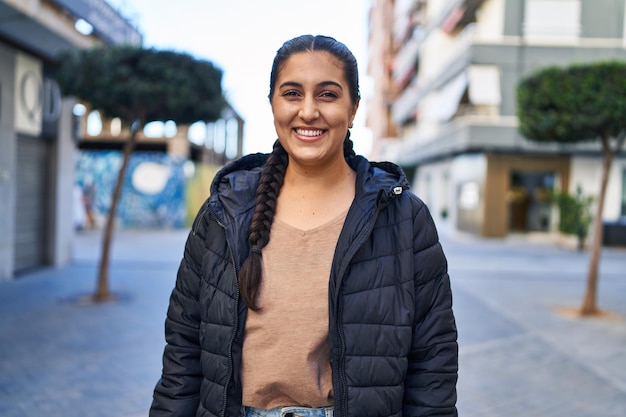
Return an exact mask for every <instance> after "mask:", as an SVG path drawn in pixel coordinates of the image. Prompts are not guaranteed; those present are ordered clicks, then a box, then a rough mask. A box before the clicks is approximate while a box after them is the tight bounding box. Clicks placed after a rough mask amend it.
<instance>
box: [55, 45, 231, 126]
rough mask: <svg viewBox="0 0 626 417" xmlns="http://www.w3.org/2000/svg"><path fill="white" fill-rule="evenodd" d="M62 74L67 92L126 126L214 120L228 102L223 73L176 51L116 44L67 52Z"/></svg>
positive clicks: (62, 58) (60, 68) (61, 82)
mask: <svg viewBox="0 0 626 417" xmlns="http://www.w3.org/2000/svg"><path fill="white" fill-rule="evenodd" d="M56 77H57V82H58V83H59V86H60V87H61V90H62V92H63V94H64V95H69V96H75V97H77V98H79V99H81V100H84V101H86V102H88V103H89V104H91V105H92V106H93V108H94V109H97V110H100V111H101V112H102V113H103V114H104V115H105V116H107V117H119V118H120V119H121V120H122V121H123V122H124V123H125V124H126V125H130V124H132V123H133V122H134V121H139V122H140V123H141V124H142V125H143V124H145V123H149V122H152V121H167V120H173V121H174V122H176V123H179V124H191V123H193V122H196V121H199V120H202V121H207V122H208V121H213V120H217V119H218V118H219V117H220V114H221V111H222V108H223V107H224V104H225V100H224V98H223V95H222V88H221V81H222V71H221V70H220V69H218V68H216V67H215V66H214V65H213V64H212V63H211V62H208V61H202V60H197V59H194V58H193V57H191V56H190V55H187V54H183V53H177V52H172V51H158V50H155V49H143V48H140V47H131V46H114V47H104V48H94V49H88V50H81V51H78V52H66V53H63V54H62V55H61V56H60V57H59V65H58V68H57V73H56Z"/></svg>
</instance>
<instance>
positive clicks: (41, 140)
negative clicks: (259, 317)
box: [0, 0, 626, 279]
mask: <svg viewBox="0 0 626 417" xmlns="http://www.w3.org/2000/svg"><path fill="white" fill-rule="evenodd" d="M625 9H626V8H625V7H624V2H623V1H618V0H603V1H591V0H466V1H460V0H432V1H426V0H395V1H392V0H370V1H366V0H346V1H341V2H338V1H332V0H328V1H326V0H320V1H317V2H315V3H308V2H293V1H288V0H272V1H265V2H257V1H252V0H248V1H245V0H239V1H232V2H213V1H209V2H195V1H191V0H181V1H180V2H178V3H177V4H176V6H173V5H172V3H171V2H166V1H148V0H110V1H104V0H98V1H96V0H90V1H86V0H85V1H80V0H40V1H36V0H30V1H21V0H19V1H18V0H3V1H0V42H1V43H0V53H1V54H2V60H1V63H2V64H1V65H2V66H1V67H0V76H2V79H0V82H1V86H2V103H3V105H2V107H1V113H0V126H1V129H2V130H1V132H2V135H3V140H2V141H1V142H0V154H1V155H2V156H1V157H0V158H1V159H0V163H1V165H0V211H1V212H2V216H1V217H0V240H1V242H0V243H1V244H0V279H11V277H12V276H14V275H15V274H16V273H17V274H19V273H20V271H25V270H28V269H30V268H33V267H34V268H36V267H38V266H43V265H62V264H64V263H67V262H68V261H69V260H70V259H71V253H72V252H71V248H72V239H73V235H74V231H75V230H76V229H81V230H82V229H89V228H99V227H102V225H103V223H104V219H105V218H106V216H107V215H108V207H109V206H110V204H111V192H112V188H113V185H114V180H115V176H116V173H117V171H116V170H118V167H119V166H120V161H121V157H120V155H121V153H120V151H121V149H122V146H123V143H124V141H125V140H126V139H127V138H128V137H129V133H128V129H127V127H126V126H125V125H124V124H123V123H121V122H120V120H119V119H116V118H113V119H106V118H104V117H103V116H102V115H101V113H100V112H99V111H98V110H97V109H92V108H91V107H90V104H89V103H86V102H81V101H79V100H76V99H72V98H68V97H64V96H63V95H62V93H61V90H60V88H59V86H58V85H57V83H56V82H55V76H54V73H55V68H56V66H57V65H58V64H59V62H58V59H59V58H58V57H59V54H60V53H61V52H62V51H67V50H70V51H71V50H81V49H88V48H95V47H103V46H105V47H106V46H110V47H113V46H116V45H127V44H130V45H134V46H137V47H143V48H155V49H159V50H174V51H178V52H183V53H188V54H191V55H192V56H194V57H196V58H197V59H201V60H207V61H210V62H212V63H213V64H215V65H216V66H217V67H218V68H219V69H220V70H221V71H223V79H222V90H223V95H224V97H225V101H226V106H225V107H224V109H223V112H222V118H220V119H219V120H216V121H211V122H208V123H207V122H203V121H198V122H197V123H193V124H191V125H185V126H177V125H176V123H174V122H173V121H167V120H165V121H156V122H152V123H147V124H146V125H145V126H144V128H143V129H142V131H140V132H139V134H138V137H139V142H138V145H137V147H136V150H135V151H136V152H135V154H134V155H133V159H134V161H133V162H132V166H131V169H130V171H129V172H127V173H126V177H127V178H126V179H125V180H124V191H123V193H122V197H121V203H120V209H119V213H117V216H116V221H117V222H118V225H119V226H120V227H131V228H132V227H184V226H185V225H188V224H189V223H190V221H191V218H192V217H193V216H194V215H195V213H196V211H197V209H198V207H199V206H200V204H201V203H202V201H204V199H205V198H206V196H207V195H208V189H209V184H210V181H211V178H212V175H213V174H214V173H215V171H216V170H217V169H219V167H221V166H222V165H223V164H224V163H226V162H227V161H230V160H232V159H235V158H237V157H239V156H241V155H242V154H247V153H252V152H268V151H269V150H270V149H271V144H272V143H273V141H274V140H275V132H274V129H273V123H272V116H271V109H270V106H269V101H268V99H267V92H268V84H269V71H270V67H271V61H272V59H273V56H274V53H275V51H276V50H277V49H278V48H279V47H280V45H281V44H282V42H284V41H285V40H286V39H289V38H291V37H294V36H297V35H299V34H303V33H312V34H327V35H330V36H333V37H335V38H336V39H338V40H340V41H342V42H344V43H345V44H346V45H347V46H348V47H349V48H350V49H351V50H352V51H353V52H354V54H355V56H356V57H357V59H358V62H359V65H360V79H361V94H362V97H363V98H362V101H361V106H360V109H359V112H358V116H357V119H356V121H355V127H354V129H353V131H352V138H353V140H354V142H355V147H356V150H357V151H358V152H359V153H361V154H364V155H365V156H368V157H369V158H371V159H373V160H391V161H393V162H396V163H398V164H400V165H401V166H402V167H403V168H404V169H405V171H406V172H407V174H408V176H409V178H410V180H411V181H412V185H413V189H414V190H415V191H416V193H417V194H418V195H420V196H421V197H422V198H423V199H424V200H425V201H426V202H427V203H428V205H429V207H430V208H431V211H432V213H433V215H434V217H435V220H436V221H437V222H438V223H441V224H442V225H443V227H447V228H452V229H453V230H458V231H462V232H467V233H471V234H475V235H477V236H481V237H497V238H501V237H506V236H510V235H523V236H529V237H533V238H541V239H551V240H553V241H554V242H555V243H559V242H561V243H563V242H567V240H568V238H570V237H568V236H567V235H563V233H560V232H559V227H558V223H559V213H558V207H556V206H555V205H554V204H553V203H552V201H551V200H550V199H549V198H548V196H549V193H550V192H551V191H554V190H562V191H564V192H566V193H567V192H568V193H571V194H573V192H574V190H576V189H577V188H579V187H580V189H581V192H582V195H585V196H592V197H593V196H597V195H598V193H599V188H600V183H601V181H600V180H601V175H602V151H601V145H600V143H599V142H597V141H596V142H593V141H590V142H585V143H580V144H560V143H558V142H554V143H538V142H534V141H530V140H528V139H527V138H525V137H524V136H523V135H521V134H520V132H519V129H518V127H519V124H518V119H517V113H516V86H517V84H518V83H519V81H520V80H521V79H522V78H523V77H524V76H527V75H529V74H531V73H533V72H534V71H536V70H538V69H540V68H543V67H547V66H552V65H560V66H566V65H570V64H574V63H590V62H598V61H602V60H624V59H625V58H626V49H625V45H626V28H625V24H624V20H625V19H624V16H625V13H626V10H625ZM596 203H597V199H596ZM70 213H72V215H70ZM625 215H626V162H625V159H624V156H623V154H622V155H620V154H618V155H617V158H616V159H615V163H613V164H612V168H611V170H610V172H609V181H608V188H607V190H606V198H605V204H604V207H603V212H602V220H603V222H604V223H605V225H604V227H605V233H604V236H603V238H602V239H603V243H604V244H607V245H615V244H624V243H625V242H624V240H625V239H626V238H624V235H626V231H625V230H626V229H625V228H624V227H625V226H624V225H623V219H624V216H625ZM570 240H571V239H570Z"/></svg>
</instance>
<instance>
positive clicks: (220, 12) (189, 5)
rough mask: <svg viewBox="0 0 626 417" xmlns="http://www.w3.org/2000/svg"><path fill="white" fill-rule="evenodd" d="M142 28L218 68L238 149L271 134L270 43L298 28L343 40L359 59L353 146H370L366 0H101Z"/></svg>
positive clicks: (151, 43) (258, 148)
mask: <svg viewBox="0 0 626 417" xmlns="http://www.w3.org/2000/svg"><path fill="white" fill-rule="evenodd" d="M107 1H108V3H109V4H111V5H112V6H113V7H114V8H116V9H117V10H118V11H119V12H120V13H121V14H122V15H123V16H124V17H126V18H127V19H129V20H130V21H131V22H132V23H133V24H134V25H135V26H136V27H137V29H138V30H139V31H140V32H141V33H142V34H143V40H144V43H143V45H144V47H154V48H156V49H171V50H176V51H179V52H186V53H189V54H191V55H193V56H194V57H196V58H198V59H206V60H209V61H211V62H213V63H214V64H215V65H216V66H218V67H219V68H221V69H222V71H223V73H224V74H223V80H222V88H223V90H224V92H225V95H226V98H227V100H228V101H229V103H230V104H231V105H232V106H233V108H234V109H235V111H237V113H239V114H240V115H241V116H242V117H243V118H244V120H245V123H246V124H245V128H244V153H251V152H270V151H271V148H272V144H273V142H274V140H275V139H276V131H275V130H274V125H273V120H272V112H271V107H270V104H269V100H268V98H267V94H268V90H269V75H270V70H271V65H272V60H273V59H274V55H275V53H276V50H277V49H278V48H279V47H280V46H281V45H282V43H283V42H284V41H286V40H288V39H291V38H293V37H295V36H298V35H301V34H313V35H317V34H322V35H328V36H332V37H334V38H335V39H337V40H338V41H341V42H343V43H344V44H346V46H347V47H348V48H349V49H350V50H351V51H352V53H353V54H354V55H355V57H356V59H357V62H358V64H359V77H360V80H359V81H360V87H361V97H362V99H361V104H360V106H359V111H358V113H357V117H356V119H355V121H354V128H353V129H352V136H351V137H352V140H353V141H354V147H355V150H356V151H357V153H361V154H364V155H367V154H368V152H369V150H370V149H371V141H372V138H371V132H370V130H369V129H367V128H366V127H365V115H366V109H365V107H366V101H367V94H368V89H369V88H370V87H369V86H370V84H371V81H370V79H369V78H368V77H367V37H368V35H367V32H368V29H367V22H368V14H369V5H370V1H369V0H309V1H303V0H227V1H225V0H177V1H175V2H174V1H171V0H107Z"/></svg>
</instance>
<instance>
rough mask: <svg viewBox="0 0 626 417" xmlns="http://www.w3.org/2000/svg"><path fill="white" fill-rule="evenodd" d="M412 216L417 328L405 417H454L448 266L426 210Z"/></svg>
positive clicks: (452, 325) (454, 349)
mask: <svg viewBox="0 0 626 417" xmlns="http://www.w3.org/2000/svg"><path fill="white" fill-rule="evenodd" d="M419 204H420V205H419V206H418V207H417V208H416V210H417V213H416V215H415V216H414V222H413V236H414V244H413V247H414V251H413V259H414V279H415V323H414V327H413V338H412V345H411V351H410V353H409V358H408V359H409V363H408V371H407V375H406V378H405V392H404V406H403V413H402V415H403V416H404V417H417V416H449V417H452V416H457V415H458V413H457V409H456V382H457V375H458V345H457V330H456V324H455V320H454V314H453V312H452V292H451V288H450V278H449V276H448V266H447V261H446V258H445V255H444V253H443V249H442V247H441V244H440V243H439V238H438V235H437V231H436V229H435V224H434V222H433V220H432V217H431V215H430V213H429V211H428V208H427V207H426V206H425V205H423V203H421V202H419Z"/></svg>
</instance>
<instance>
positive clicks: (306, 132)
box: [296, 129, 324, 138]
mask: <svg viewBox="0 0 626 417" xmlns="http://www.w3.org/2000/svg"><path fill="white" fill-rule="evenodd" d="M296 133H297V134H298V135H300V136H308V137H311V138H312V137H315V136H321V135H323V134H324V131H323V130H318V129H315V130H312V129H296Z"/></svg>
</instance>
